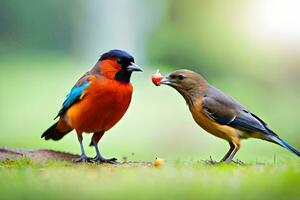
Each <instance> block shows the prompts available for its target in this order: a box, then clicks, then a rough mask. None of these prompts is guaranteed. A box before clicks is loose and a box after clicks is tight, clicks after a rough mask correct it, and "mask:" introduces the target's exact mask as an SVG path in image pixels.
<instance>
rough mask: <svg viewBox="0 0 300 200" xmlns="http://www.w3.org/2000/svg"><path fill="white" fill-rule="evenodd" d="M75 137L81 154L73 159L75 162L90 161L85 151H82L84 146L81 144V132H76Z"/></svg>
mask: <svg viewBox="0 0 300 200" xmlns="http://www.w3.org/2000/svg"><path fill="white" fill-rule="evenodd" d="M77 138H78V141H79V144H80V150H81V156H80V157H79V158H77V159H75V160H74V161H75V162H90V159H89V157H87V156H86V154H85V151H84V147H83V144H82V133H77Z"/></svg>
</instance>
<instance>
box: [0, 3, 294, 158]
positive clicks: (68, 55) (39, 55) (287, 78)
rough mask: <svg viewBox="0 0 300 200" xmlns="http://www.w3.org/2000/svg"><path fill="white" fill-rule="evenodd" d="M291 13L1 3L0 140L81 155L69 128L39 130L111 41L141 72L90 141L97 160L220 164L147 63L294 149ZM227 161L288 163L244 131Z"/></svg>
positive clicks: (233, 7)
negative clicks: (50, 136) (199, 86)
mask: <svg viewBox="0 0 300 200" xmlns="http://www.w3.org/2000/svg"><path fill="white" fill-rule="evenodd" d="M299 9H300V2H299V1H296V0H243V1H240V0H222V1H220V0H218V1H217V0H194V1H193V0H187V1H181V0H152V1H140V0H113V1H111V0H101V1H100V0H98V1H96V0H87V1H80V0H72V1H71V0H66V1H60V0H43V1H35V0H27V1H19V0H1V1H0V95H1V98H0V111H1V112H0V125H1V126H0V127H1V132H0V146H7V147H18V148H30V149H44V148H49V149H54V150H61V151H69V152H73V153H79V145H78V142H77V139H76V136H75V134H74V132H72V133H70V134H69V135H67V136H66V137H65V138H64V139H63V140H61V141H59V142H53V141H47V142H46V141H44V140H41V139H40V135H41V134H42V132H43V131H44V130H45V129H46V128H48V127H49V126H50V125H52V123H54V121H53V117H54V116H55V115H56V113H57V111H58V110H59V109H60V106H61V103H62V102H63V100H64V98H65V95H66V94H67V93H68V91H69V89H70V88H71V87H72V86H73V84H74V83H75V82H76V81H77V79H78V78H79V77H80V76H81V75H82V74H84V73H85V72H86V71H87V70H89V69H90V68H91V67H92V66H93V65H94V63H95V62H96V61H97V59H98V58H99V56H100V55H101V54H102V53H104V52H106V51H108V50H110V49H114V48H120V49H124V50H127V51H129V52H130V53H132V54H133V55H134V56H135V60H136V62H137V63H138V64H139V65H141V66H143V68H144V71H145V72H144V73H136V74H134V75H133V77H132V83H133V85H134V89H135V90H134V95H133V100H132V104H131V106H130V108H129V110H128V112H127V114H126V115H125V117H124V118H123V119H122V120H121V121H120V123H118V124H117V125H116V126H115V127H114V128H113V129H111V130H110V131H109V132H108V133H107V134H106V135H105V136H104V137H103V139H102V140H101V142H100V145H101V146H100V148H101V150H102V151H103V154H104V155H105V156H107V157H109V156H116V157H118V158H120V159H121V158H122V157H127V158H128V159H129V160H153V158H155V157H156V156H158V157H163V158H166V159H169V160H176V159H183V158H184V159H185V158H186V159H196V160H205V159H208V158H209V156H210V155H211V156H212V158H213V159H216V160H218V159H220V158H221V157H222V156H223V155H224V154H225V152H226V151H227V149H228V144H227V143H226V142H224V141H222V140H221V139H218V138H215V137H213V136H211V135H209V134H207V133H206V132H205V131H203V130H202V129H200V128H199V127H198V126H197V125H196V124H195V123H194V121H193V119H192V117H191V115H190V113H189V111H188V108H187V106H186V105H185V102H184V100H183V98H182V97H181V96H180V95H179V94H178V93H177V92H176V91H175V90H173V89H172V88H168V87H166V86H162V87H154V85H152V83H151V81H150V77H151V74H152V73H154V72H155V70H156V69H157V68H160V69H161V72H162V73H163V74H166V73H169V72H171V71H172V70H175V69H180V68H187V69H192V70H195V71H197V72H199V73H201V74H202V75H204V76H205V77H206V78H207V79H208V80H209V82H210V83H211V84H213V85H215V86H216V87H218V88H220V89H222V90H223V91H225V92H226V93H228V94H230V95H232V96H233V97H234V98H236V99H238V100H239V101H240V102H241V103H242V104H244V105H245V106H247V107H248V108H249V109H250V110H251V111H253V112H255V113H256V114H257V115H259V116H261V117H262V119H264V120H265V121H266V122H267V123H268V124H269V125H270V127H272V128H273V129H274V131H275V132H277V133H278V134H279V135H280V136H282V138H283V139H285V140H287V141H288V142H289V143H291V144H292V145H293V146H295V147H296V148H297V149H300V130H299V125H300V124H299V120H300V118H299V113H300V108H299V99H300V88H299V85H300V67H299V66H300V51H299V50H300V12H299ZM90 136H91V135H86V136H85V137H84V141H85V145H86V149H87V151H88V154H89V155H90V156H93V155H94V149H92V148H89V147H87V145H88V143H89V141H90ZM236 158H239V159H241V160H243V161H246V162H271V163H272V162H274V161H278V160H283V159H284V160H286V159H290V160H293V159H297V158H296V156H294V155H292V154H290V153H289V152H288V151H286V150H284V149H282V148H280V147H279V146H276V145H273V144H270V143H267V142H264V141H259V140H254V139H253V140H247V141H244V142H243V143H242V149H241V150H240V152H239V153H238V154H237V156H236Z"/></svg>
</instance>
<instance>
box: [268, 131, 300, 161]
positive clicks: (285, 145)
mask: <svg viewBox="0 0 300 200" xmlns="http://www.w3.org/2000/svg"><path fill="white" fill-rule="evenodd" d="M269 138H270V139H271V140H272V141H273V142H274V143H276V144H278V145H280V146H282V147H283V148H285V149H287V150H289V151H290V152H292V153H294V154H296V155H297V156H298V157H300V152H299V151H297V150H296V149H295V148H294V147H292V146H291V145H289V144H288V143H287V142H285V141H284V140H283V139H281V138H279V137H278V136H277V135H270V136H269Z"/></svg>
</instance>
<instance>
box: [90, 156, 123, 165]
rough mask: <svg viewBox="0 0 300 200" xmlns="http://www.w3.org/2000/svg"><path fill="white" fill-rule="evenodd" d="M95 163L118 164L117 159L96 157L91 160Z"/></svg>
mask: <svg viewBox="0 0 300 200" xmlns="http://www.w3.org/2000/svg"><path fill="white" fill-rule="evenodd" d="M91 161H92V162H93V163H109V164H118V162H117V159H116V158H108V159H106V158H103V157H99V156H96V157H95V158H93V159H92V160H91Z"/></svg>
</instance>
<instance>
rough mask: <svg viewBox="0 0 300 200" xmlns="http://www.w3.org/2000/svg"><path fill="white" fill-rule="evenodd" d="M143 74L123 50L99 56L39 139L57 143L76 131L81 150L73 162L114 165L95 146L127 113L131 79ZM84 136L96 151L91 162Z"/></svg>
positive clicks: (115, 50)
mask: <svg viewBox="0 0 300 200" xmlns="http://www.w3.org/2000/svg"><path fill="white" fill-rule="evenodd" d="M142 71H143V70H142V68H141V67H140V66H138V65H137V64H136V63H135V62H134V58H133V56H132V55H130V54H129V53H128V52H126V51H124V50H119V49H113V50H110V51H108V52H106V53H104V54H102V55H101V57H100V58H99V60H98V61H97V62H96V64H95V65H94V67H93V68H92V69H91V70H90V71H88V72H87V73H85V74H84V75H83V76H82V77H81V78H80V79H79V80H78V81H77V82H76V84H75V86H74V87H73V88H72V89H71V90H70V92H69V94H68V95H67V96H66V99H65V101H64V102H63V104H62V107H61V109H60V110H59V112H58V114H57V116H56V117H55V118H54V119H56V118H58V121H57V122H56V123H54V124H53V125H52V126H51V127H50V128H48V129H47V130H46V131H45V132H44V133H43V134H42V135H41V138H44V139H45V140H49V139H52V140H54V141H57V140H60V139H62V138H63V137H64V136H65V135H66V134H67V133H69V132H71V131H72V130H73V129H75V131H76V133H77V139H78V141H79V144H80V150H81V156H80V157H79V158H78V159H75V161H76V162H99V163H112V164H115V163H117V159H116V158H110V159H106V158H104V157H103V156H102V155H101V153H100V150H99V148H98V142H99V140H100V139H101V138H102V136H103V135H104V133H105V132H107V131H108V130H109V129H111V128H112V127H113V126H114V125H115V124H116V123H117V122H118V121H119V120H120V119H121V118H122V117H123V116H124V114H125V113H126V111H127V109H128V107H129V105H130V102H131V97H132V92H133V86H132V84H131V83H130V78H131V75H132V73H133V72H142ZM83 133H93V136H92V138H91V143H90V146H94V147H95V150H96V157H95V158H94V159H90V158H89V157H88V156H87V155H86V153H85V150H84V147H83V144H82V140H83Z"/></svg>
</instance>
